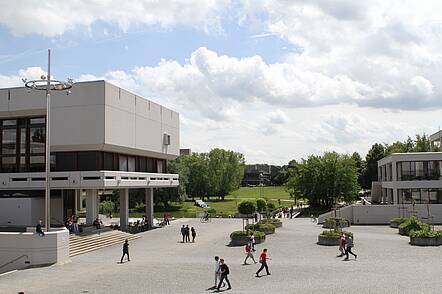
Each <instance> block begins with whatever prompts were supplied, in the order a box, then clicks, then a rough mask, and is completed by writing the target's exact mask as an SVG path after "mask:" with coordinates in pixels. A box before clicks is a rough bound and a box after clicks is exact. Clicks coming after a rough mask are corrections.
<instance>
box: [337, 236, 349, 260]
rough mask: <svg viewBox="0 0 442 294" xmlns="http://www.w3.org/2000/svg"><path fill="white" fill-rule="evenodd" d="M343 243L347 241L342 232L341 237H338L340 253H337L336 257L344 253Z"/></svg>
mask: <svg viewBox="0 0 442 294" xmlns="http://www.w3.org/2000/svg"><path fill="white" fill-rule="evenodd" d="M345 243H347V241H346V240H345V234H344V233H343V234H342V235H341V237H339V251H340V252H341V254H339V255H338V256H337V257H342V256H344V255H345Z"/></svg>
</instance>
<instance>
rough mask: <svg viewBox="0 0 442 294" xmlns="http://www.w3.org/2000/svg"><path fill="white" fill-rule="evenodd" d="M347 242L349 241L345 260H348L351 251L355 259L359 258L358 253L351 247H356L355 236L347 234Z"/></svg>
mask: <svg viewBox="0 0 442 294" xmlns="http://www.w3.org/2000/svg"><path fill="white" fill-rule="evenodd" d="M346 242H347V246H346V248H345V258H344V260H348V254H349V253H350V254H351V255H353V256H354V257H355V259H357V258H358V255H357V254H354V253H353V252H352V251H351V249H352V248H353V247H354V243H353V237H352V236H347V238H346Z"/></svg>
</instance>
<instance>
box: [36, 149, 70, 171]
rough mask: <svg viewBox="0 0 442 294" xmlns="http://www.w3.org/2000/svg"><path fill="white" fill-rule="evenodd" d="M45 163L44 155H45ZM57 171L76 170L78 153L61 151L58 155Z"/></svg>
mask: <svg viewBox="0 0 442 294" xmlns="http://www.w3.org/2000/svg"><path fill="white" fill-rule="evenodd" d="M43 164H44V157H43ZM55 165H56V170H57V171H74V170H77V153H76V152H60V153H57V157H56V163H55Z"/></svg>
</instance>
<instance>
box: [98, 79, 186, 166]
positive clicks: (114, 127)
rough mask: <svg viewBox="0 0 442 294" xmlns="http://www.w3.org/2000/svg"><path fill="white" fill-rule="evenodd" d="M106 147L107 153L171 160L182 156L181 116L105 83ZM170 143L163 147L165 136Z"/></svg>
mask: <svg viewBox="0 0 442 294" xmlns="http://www.w3.org/2000/svg"><path fill="white" fill-rule="evenodd" d="M105 92H106V99H105V146H104V149H105V150H108V151H116V152H122V153H129V152H130V153H132V154H138V155H145V156H152V157H160V158H168V159H172V158H175V157H176V156H178V155H179V144H180V141H179V114H178V113H177V112H174V111H172V110H170V109H167V108H165V107H163V106H161V105H159V104H157V103H154V102H152V101H149V100H147V99H144V98H142V97H139V96H137V95H135V94H132V93H130V92H128V91H126V90H124V89H121V88H119V87H116V86H114V85H112V84H109V83H106V88H105ZM164 133H167V134H169V135H170V138H171V142H170V143H171V144H170V145H169V146H166V145H164V144H163V135H164Z"/></svg>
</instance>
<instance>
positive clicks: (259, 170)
mask: <svg viewBox="0 0 442 294" xmlns="http://www.w3.org/2000/svg"><path fill="white" fill-rule="evenodd" d="M280 169H281V168H280V167H279V166H275V165H269V164H247V165H246V166H245V169H244V179H243V181H242V185H243V186H258V185H261V184H262V185H264V186H268V185H271V184H272V179H273V178H274V176H275V175H276V174H277V173H278V171H279V170H280Z"/></svg>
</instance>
